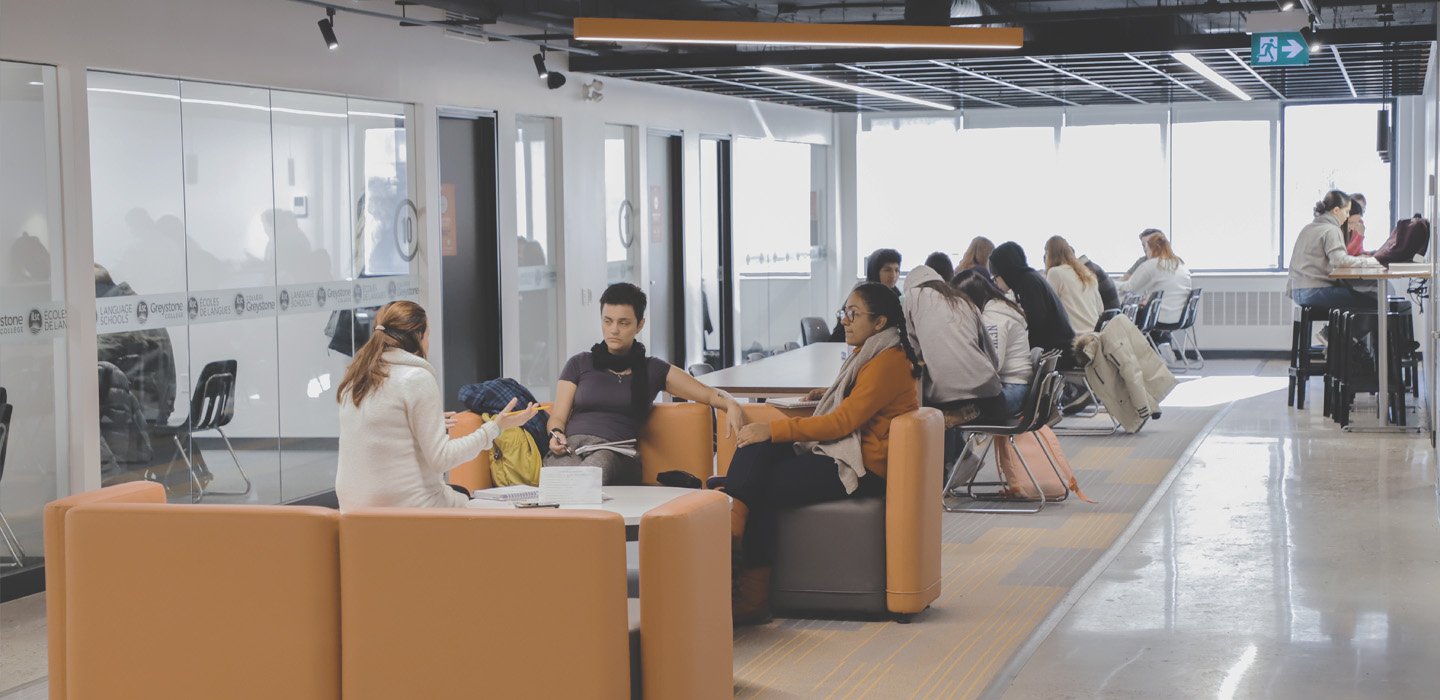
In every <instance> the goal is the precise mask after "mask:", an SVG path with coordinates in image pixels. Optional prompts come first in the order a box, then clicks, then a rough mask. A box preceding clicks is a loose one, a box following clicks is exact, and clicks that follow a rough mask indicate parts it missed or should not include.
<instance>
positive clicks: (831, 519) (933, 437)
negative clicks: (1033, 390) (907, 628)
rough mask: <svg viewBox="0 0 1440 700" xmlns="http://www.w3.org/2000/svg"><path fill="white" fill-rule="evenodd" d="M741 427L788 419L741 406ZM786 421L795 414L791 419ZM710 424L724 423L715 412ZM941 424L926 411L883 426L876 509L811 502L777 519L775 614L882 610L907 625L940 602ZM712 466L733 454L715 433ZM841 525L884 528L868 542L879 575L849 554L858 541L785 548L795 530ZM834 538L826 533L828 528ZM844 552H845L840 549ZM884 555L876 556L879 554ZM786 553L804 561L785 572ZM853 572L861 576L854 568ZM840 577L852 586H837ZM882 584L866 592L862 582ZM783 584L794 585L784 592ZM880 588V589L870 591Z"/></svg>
mask: <svg viewBox="0 0 1440 700" xmlns="http://www.w3.org/2000/svg"><path fill="white" fill-rule="evenodd" d="M744 410H745V418H746V421H747V422H749V421H757V420H767V421H768V420H774V419H775V418H782V417H785V416H786V415H787V413H786V412H784V411H781V410H780V409H777V408H775V407H773V406H768V405H766V404H747V405H746V406H745V407H744ZM790 415H794V414H793V413H792V414H790ZM717 420H720V421H723V420H725V415H724V412H723V411H722V412H721V414H720V415H719V416H717ZM944 430H945V425H944V418H943V417H942V415H941V414H940V412H939V411H937V410H935V409H933V408H921V409H919V410H917V411H914V412H911V413H907V414H905V415H903V416H899V417H897V418H895V420H894V421H893V422H892V423H891V425H890V455H889V458H890V459H889V469H888V472H889V473H888V476H887V478H886V484H885V498H884V502H883V504H880V503H875V504H871V503H866V502H865V501H869V500H874V501H878V500H880V499H851V500H850V501H848V502H842V503H835V504H823V503H822V504H817V505H815V506H806V507H803V508H795V509H791V510H790V511H787V512H786V513H785V514H782V518H781V544H780V547H779V549H778V550H777V558H776V562H775V575H774V578H773V584H774V586H775V591H774V595H773V596H772V602H773V603H774V605H775V607H776V609H777V610H781V611H785V610H789V611H792V612H801V613H829V612H839V613H845V614H850V613H864V614H881V613H885V612H889V613H891V614H894V615H896V616H898V619H900V620H901V621H902V622H908V621H909V619H910V617H911V616H912V615H914V614H915V613H919V612H921V611H923V610H924V609H925V608H927V607H929V605H930V603H931V602H933V601H934V600H935V599H936V598H938V597H939V596H940V509H939V508H937V507H936V506H935V503H936V499H938V498H940V489H941V480H942V478H943V477H942V470H943V461H944ZM718 456H719V460H718V468H719V470H720V473H722V474H723V473H725V472H726V471H727V470H728V469H729V468H730V460H731V459H733V458H734V456H735V439H734V437H733V436H732V437H726V436H724V435H721V436H720V437H719V442H718ZM837 520H839V521H843V524H842V529H843V528H845V527H848V528H850V529H852V530H857V529H858V531H860V532H862V533H863V532H865V531H866V530H867V528H870V527H875V528H883V529H884V533H883V543H881V542H879V541H878V540H876V541H875V544H874V546H873V547H870V550H871V551H874V552H875V553H876V556H878V557H883V567H884V573H883V576H882V575H880V572H879V571H878V570H875V571H868V570H866V569H868V568H870V567H871V566H872V564H871V563H866V562H865V561H864V560H865V559H866V557H864V556H856V555H855V551H856V550H855V548H854V547H855V546H856V544H857V543H854V542H851V543H850V544H845V543H840V544H837V545H836V546H835V547H834V548H833V549H834V551H829V548H828V546H824V542H825V541H827V540H828V541H830V542H832V543H833V541H834V540H835V539H836V538H834V537H833V536H831V537H829V538H819V539H820V542H821V544H822V546H819V547H816V546H813V545H814V544H815V541H814V540H813V539H812V540H810V541H809V543H808V544H809V545H811V546H801V545H796V546H791V547H787V545H786V542H787V540H795V541H799V540H803V539H804V538H803V536H799V535H797V536H796V537H791V535H792V534H795V533H793V532H787V528H790V529H791V530H792V531H793V530H794V529H799V528H809V529H815V528H816V527H817V525H818V523H819V522H820V521H824V522H825V523H826V525H825V528H830V527H833V526H834V524H835V523H836V521H837ZM831 531H832V532H833V530H831ZM847 548H848V549H847ZM881 549H883V554H879V550H881ZM787 552H796V553H797V556H801V557H804V558H805V561H803V562H796V561H794V560H793V559H794V557H790V558H791V559H792V561H790V562H789V564H790V566H789V567H787V566H786V564H787V562H786V559H787ZM856 567H859V569H860V570H858V571H857V570H855V568H856ZM839 579H845V580H846V581H847V582H848V583H851V584H855V585H853V586H849V587H847V586H846V585H834V586H833V587H832V586H831V584H837V582H838V581H839ZM870 580H873V581H876V582H879V581H883V584H878V583H877V585H874V586H870V585H868V584H866V583H855V582H864V581H870ZM787 582H796V585H794V586H791V585H790V584H789V583H787ZM875 588H879V589H880V590H875Z"/></svg>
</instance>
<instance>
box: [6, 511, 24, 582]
mask: <svg viewBox="0 0 1440 700" xmlns="http://www.w3.org/2000/svg"><path fill="white" fill-rule="evenodd" d="M0 540H4V541H5V548H6V549H8V550H10V558H11V559H13V560H14V561H13V562H11V563H9V564H0V568H7V569H8V568H17V567H23V566H25V550H24V548H22V547H21V546H20V538H19V537H16V536H15V531H14V530H12V529H11V528H10V521H9V520H6V519H5V514H4V513H3V512H0Z"/></svg>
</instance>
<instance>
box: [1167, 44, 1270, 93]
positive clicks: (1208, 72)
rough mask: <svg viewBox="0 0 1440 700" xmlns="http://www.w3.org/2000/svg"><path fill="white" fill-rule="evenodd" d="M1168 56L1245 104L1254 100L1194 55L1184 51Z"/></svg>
mask: <svg viewBox="0 0 1440 700" xmlns="http://www.w3.org/2000/svg"><path fill="white" fill-rule="evenodd" d="M1170 55H1171V56H1172V57H1174V59H1175V60H1177V61H1179V62H1181V63H1183V64H1185V66H1186V67H1187V68H1189V69H1190V70H1193V71H1195V72H1196V73H1199V74H1200V75H1202V76H1204V77H1205V79H1206V80H1209V81H1210V82H1212V83H1215V84H1216V85H1219V86H1220V87H1221V88H1223V89H1224V90H1225V91H1226V92H1228V93H1230V94H1232V95H1234V96H1236V97H1238V98H1240V99H1242V100H1245V101H1246V102H1249V101H1250V100H1252V99H1254V98H1252V97H1250V95H1249V94H1248V93H1246V92H1245V91H1244V90H1241V89H1240V87H1239V86H1238V85H1236V84H1235V83H1232V82H1230V81H1229V80H1226V79H1225V76H1223V75H1220V74H1219V73H1216V72H1215V69H1213V68H1211V67H1210V66H1207V65H1205V62H1204V61H1202V60H1200V59H1199V58H1197V57H1196V56H1195V54H1193V53H1189V52H1185V51H1176V52H1174V53H1172V54H1170Z"/></svg>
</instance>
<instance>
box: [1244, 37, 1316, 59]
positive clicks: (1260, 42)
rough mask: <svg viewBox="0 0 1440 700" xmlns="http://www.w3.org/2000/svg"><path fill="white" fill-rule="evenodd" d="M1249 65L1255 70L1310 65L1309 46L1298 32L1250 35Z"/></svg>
mask: <svg viewBox="0 0 1440 700" xmlns="http://www.w3.org/2000/svg"><path fill="white" fill-rule="evenodd" d="M1250 65H1252V66H1255V67H1256V68H1270V67H1273V66H1308V65H1310V45H1309V44H1307V43H1306V42H1305V37H1304V36H1303V35H1301V34H1300V32H1263V33H1258V34H1251V35H1250Z"/></svg>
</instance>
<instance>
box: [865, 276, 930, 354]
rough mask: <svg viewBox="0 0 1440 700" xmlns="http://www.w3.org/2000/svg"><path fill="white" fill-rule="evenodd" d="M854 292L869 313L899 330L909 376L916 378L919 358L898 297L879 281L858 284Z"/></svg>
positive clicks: (888, 326) (887, 325) (889, 326)
mask: <svg viewBox="0 0 1440 700" xmlns="http://www.w3.org/2000/svg"><path fill="white" fill-rule="evenodd" d="M854 293H855V294H858V295H860V299H861V300H862V301H864V302H865V307H866V308H867V309H869V311H870V313H871V314H873V315H875V316H884V317H885V320H886V324H885V326H886V327H887V328H894V329H897V330H899V331H900V347H902V348H904V349H905V357H907V358H909V359H910V376H912V377H917V378H918V377H919V376H920V373H921V371H922V370H921V368H920V360H919V358H918V357H916V355H915V348H913V347H911V346H910V333H909V332H907V331H906V329H905V311H904V310H903V309H901V308H900V297H897V296H895V292H894V291H893V290H891V289H890V288H889V287H886V286H885V285H883V284H880V283H879V282H866V283H865V284H862V285H859V286H858V287H856V288H855V292H854Z"/></svg>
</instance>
